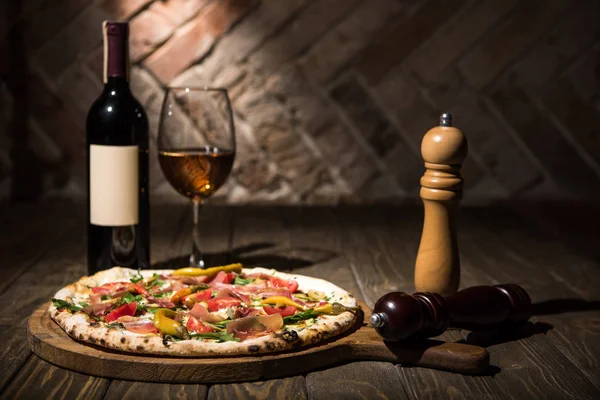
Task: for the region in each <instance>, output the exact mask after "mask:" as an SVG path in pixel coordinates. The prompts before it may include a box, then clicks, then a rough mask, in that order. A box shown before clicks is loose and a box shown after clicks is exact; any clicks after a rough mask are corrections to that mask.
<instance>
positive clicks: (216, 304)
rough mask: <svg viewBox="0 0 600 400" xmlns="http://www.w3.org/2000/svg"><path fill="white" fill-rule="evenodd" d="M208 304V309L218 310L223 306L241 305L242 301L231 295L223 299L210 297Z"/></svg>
mask: <svg viewBox="0 0 600 400" xmlns="http://www.w3.org/2000/svg"><path fill="white" fill-rule="evenodd" d="M206 303H207V304H208V311H210V312H212V311H218V310H220V309H222V308H227V307H234V306H239V305H240V304H241V301H240V300H239V299H234V298H231V297H223V298H221V299H210V300H208V301H207V302H206Z"/></svg>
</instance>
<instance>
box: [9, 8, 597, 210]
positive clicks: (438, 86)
mask: <svg viewBox="0 0 600 400" xmlns="http://www.w3.org/2000/svg"><path fill="white" fill-rule="evenodd" d="M2 7H3V10H2V15H1V17H0V38H1V39H0V71H2V83H1V85H0V105H1V113H0V198H2V199H8V198H9V197H11V198H12V199H14V200H15V201H25V200H35V199H43V198H48V197H56V196H66V197H72V198H76V199H82V198H84V196H85V178H86V177H85V165H84V163H85V160H84V143H85V139H84V122H85V116H86V112H87V110H88V108H89V106H90V104H91V102H92V101H93V100H94V99H95V97H96V96H97V95H98V94H99V92H100V90H101V87H102V83H101V72H102V43H101V39H102V38H101V22H102V21H103V20H105V19H125V20H129V21H130V22H131V39H130V44H131V61H132V71H131V82H132V87H133V90H134V92H135V93H136V95H137V97H138V99H139V100H140V101H141V102H142V103H143V104H144V106H145V107H146V110H147V112H148V114H149V116H150V120H151V135H152V137H153V138H156V126H157V118H158V112H159V107H160V102H161V100H162V89H161V87H163V86H165V85H168V84H177V85H211V86H224V87H226V88H228V89H229V91H230V95H231V98H232V101H233V106H234V110H235V123H236V129H237V139H238V155H237V158H236V164H235V168H234V172H233V174H232V176H231V178H230V179H229V181H228V183H227V184H226V186H225V187H223V188H222V189H221V190H220V191H219V193H218V196H217V197H218V198H219V199H220V200H221V201H229V202H265V201H277V202H281V203H304V204H334V203H338V202H363V203H369V202H376V201H388V202H395V201H414V200H415V199H418V188H419V178H420V176H421V175H422V173H423V163H422V160H421V158H420V154H419V145H420V140H421V137H422V135H423V134H424V133H425V132H426V131H427V130H428V129H429V128H431V127H432V126H434V125H436V124H437V118H438V115H439V114H440V112H442V111H450V112H452V113H453V114H454V115H455V123H456V126H458V127H459V128H461V129H462V130H463V132H465V134H466V135H467V137H468V139H469V144H470V155H469V157H468V159H467V161H466V162H465V164H464V166H463V176H464V178H465V182H466V189H465V190H466V193H465V202H487V201H491V200H504V199H523V198H527V199H560V198H583V199H589V198H597V197H598V195H599V193H600V134H599V130H600V129H599V127H600V124H599V123H598V121H599V120H600V118H599V110H600V100H599V99H600V97H599V93H600V85H599V82H598V79H599V76H600V64H599V61H600V60H599V58H600V57H599V49H600V41H599V37H600V5H599V4H598V2H597V1H594V0H580V1H576V2H573V1H567V0H526V1H525V0H523V1H517V0H480V1H475V0H454V1H443V0H429V1H416V0H412V1H411V0H262V1H259V0H154V1H152V0H121V1H118V0H27V1H8V2H3V3H2ZM153 154H154V156H153V157H152V159H151V162H152V168H151V173H152V176H151V178H152V195H153V198H154V199H155V200H167V201H183V199H181V198H180V197H179V196H178V195H177V194H176V193H175V192H174V190H172V189H171V187H170V186H169V184H168V183H166V182H165V181H164V179H163V177H162V173H161V171H160V168H159V167H158V164H157V162H156V157H155V152H154V149H153Z"/></svg>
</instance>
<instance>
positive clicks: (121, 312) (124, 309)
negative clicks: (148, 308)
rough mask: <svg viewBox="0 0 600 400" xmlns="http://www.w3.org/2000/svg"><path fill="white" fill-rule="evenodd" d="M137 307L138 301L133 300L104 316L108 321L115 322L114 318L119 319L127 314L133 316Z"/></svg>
mask: <svg viewBox="0 0 600 400" xmlns="http://www.w3.org/2000/svg"><path fill="white" fill-rule="evenodd" d="M136 308H137V302H135V301H132V302H131V303H128V304H123V305H122V306H120V307H118V308H116V309H115V310H113V311H111V312H109V313H108V314H107V315H106V317H104V319H105V320H106V322H113V321H114V320H116V319H119V318H120V317H123V316H125V315H129V316H131V317H133V316H134V315H135V310H136Z"/></svg>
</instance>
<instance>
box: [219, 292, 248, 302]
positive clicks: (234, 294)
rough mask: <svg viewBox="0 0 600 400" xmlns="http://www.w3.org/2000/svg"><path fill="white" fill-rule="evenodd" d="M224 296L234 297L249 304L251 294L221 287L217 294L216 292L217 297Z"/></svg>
mask: <svg viewBox="0 0 600 400" xmlns="http://www.w3.org/2000/svg"><path fill="white" fill-rule="evenodd" d="M224 297H232V298H234V299H239V300H241V301H243V302H244V303H246V304H248V303H249V302H250V296H248V295H245V294H243V293H241V292H238V291H236V290H232V289H220V290H219V291H218V292H217V293H216V294H215V297H214V298H215V299H222V298H224Z"/></svg>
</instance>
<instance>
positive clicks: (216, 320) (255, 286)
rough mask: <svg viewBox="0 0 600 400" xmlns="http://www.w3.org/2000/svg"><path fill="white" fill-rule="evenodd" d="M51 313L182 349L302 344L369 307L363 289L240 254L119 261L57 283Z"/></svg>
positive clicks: (118, 339)
mask: <svg viewBox="0 0 600 400" xmlns="http://www.w3.org/2000/svg"><path fill="white" fill-rule="evenodd" d="M49 313H50V316H51V317H52V319H53V320H54V321H55V322H56V323H57V324H58V325H59V326H60V327H61V328H62V329H63V330H64V331H65V332H66V333H67V334H68V335H69V336H71V337H72V338H73V339H76V340H78V341H82V342H86V343H91V344H93V345H97V346H103V347H106V348H110V349H114V350H120V351H124V352H131V353H142V354H156V355H171V356H183V357H202V356H213V357H214V356H228V355H256V354H264V353H274V352H280V351H285V350H292V349H298V348H301V347H303V346H308V345H313V344H317V343H320V342H322V341H324V340H327V339H330V338H332V337H334V336H337V335H340V334H342V333H344V332H345V331H347V330H349V329H350V328H351V327H353V326H355V324H356V323H357V321H359V319H360V318H361V317H362V314H361V313H360V308H359V307H358V306H357V303H356V299H355V298H354V297H353V296H352V295H351V294H350V293H348V292H346V291H345V290H343V289H341V288H339V287H338V286H336V285H334V284H332V283H330V282H327V281H325V280H322V279H317V278H312V277H308V276H303V275H294V274H288V273H283V272H278V271H276V270H273V269H265V268H252V269H248V268H243V267H242V265H241V264H231V265H226V266H220V267H213V268H208V269H198V268H182V269H178V270H137V271H136V270H133V269H128V268H121V267H114V268H111V269H109V270H105V271H101V272H98V273H96V274H95V275H92V276H86V277H83V278H81V279H80V280H79V281H77V282H75V283H73V284H70V285H68V286H66V287H64V288H62V289H61V290H59V291H58V292H57V293H56V295H55V296H54V298H53V299H52V304H51V305H50V308H49Z"/></svg>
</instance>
